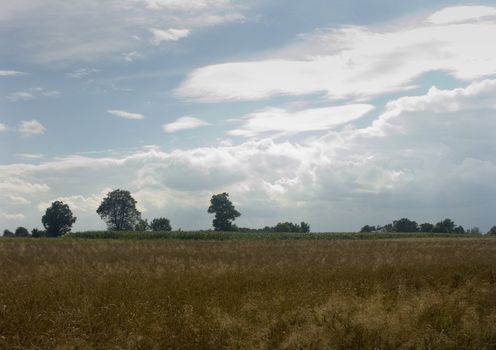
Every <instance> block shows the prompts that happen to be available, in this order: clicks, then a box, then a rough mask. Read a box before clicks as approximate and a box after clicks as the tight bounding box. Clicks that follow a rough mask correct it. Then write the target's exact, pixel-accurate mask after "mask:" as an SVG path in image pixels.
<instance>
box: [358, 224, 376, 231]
mask: <svg viewBox="0 0 496 350" xmlns="http://www.w3.org/2000/svg"><path fill="white" fill-rule="evenodd" d="M375 230H376V227H375V226H370V225H365V226H363V227H362V228H361V229H360V232H374V231H375Z"/></svg>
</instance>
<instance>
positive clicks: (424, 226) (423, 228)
mask: <svg viewBox="0 0 496 350" xmlns="http://www.w3.org/2000/svg"><path fill="white" fill-rule="evenodd" d="M433 229H434V225H433V224H431V223H428V222H424V223H423V224H420V227H419V231H420V232H432V230H433Z"/></svg>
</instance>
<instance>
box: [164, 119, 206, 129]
mask: <svg viewBox="0 0 496 350" xmlns="http://www.w3.org/2000/svg"><path fill="white" fill-rule="evenodd" d="M205 125H210V124H209V123H208V122H206V121H204V120H201V119H198V118H195V117H189V116H185V117H181V118H178V119H176V120H175V121H173V122H172V123H168V124H164V125H162V128H163V129H164V131H165V132H167V133H172V132H176V131H181V130H188V129H196V128H199V127H201V126H205Z"/></svg>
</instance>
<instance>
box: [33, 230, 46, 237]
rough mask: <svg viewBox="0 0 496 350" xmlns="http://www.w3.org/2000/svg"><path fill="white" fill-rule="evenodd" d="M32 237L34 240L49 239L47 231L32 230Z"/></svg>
mask: <svg viewBox="0 0 496 350" xmlns="http://www.w3.org/2000/svg"><path fill="white" fill-rule="evenodd" d="M31 236H33V237H34V238H40V237H47V233H46V231H43V230H38V229H37V228H34V229H32V230H31Z"/></svg>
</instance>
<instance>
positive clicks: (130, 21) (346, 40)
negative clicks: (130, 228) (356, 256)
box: [0, 0, 496, 231]
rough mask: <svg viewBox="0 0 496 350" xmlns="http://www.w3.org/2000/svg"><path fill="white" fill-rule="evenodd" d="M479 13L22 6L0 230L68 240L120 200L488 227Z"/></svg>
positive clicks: (339, 6)
mask: <svg viewBox="0 0 496 350" xmlns="http://www.w3.org/2000/svg"><path fill="white" fill-rule="evenodd" d="M495 35H496V7H494V3H493V2H492V1H479V2H477V3H473V2H466V1H436V2H435V3H434V2H432V1H408V2H400V1H374V2H371V1H347V2H343V1H317V0H312V1H305V2H297V1H291V2H290V1H276V0H266V1H263V0H256V1H250V2H241V1H234V0H105V1H96V0H88V1H85V2H65V1H60V0H45V1H39V0H24V1H22V2H5V4H2V13H1V14H0V52H1V54H0V224H1V225H0V227H2V229H3V228H10V229H14V228H15V227H17V226H19V225H23V226H27V227H29V228H32V227H41V222H40V218H41V215H42V214H43V212H44V210H45V209H46V207H47V206H48V205H49V204H50V203H51V202H52V201H53V200H57V199H58V200H63V201H64V202H66V203H68V204H69V205H70V206H71V208H72V210H73V212H74V214H75V215H76V216H77V217H78V220H77V222H76V225H75V227H74V228H75V229H76V230H87V229H100V228H104V227H105V226H104V223H103V222H102V221H101V220H100V218H99V217H98V216H97V214H96V212H95V210H96V208H97V207H98V204H99V203H100V201H101V199H102V198H103V197H104V196H105V194H106V193H107V192H108V191H110V190H112V189H116V188H124V189H128V190H130V191H131V192H132V194H133V195H134V196H135V198H136V199H137V200H138V202H139V206H140V209H141V210H142V212H143V217H146V218H149V219H152V218H154V217H158V216H165V217H168V218H170V219H171V222H172V225H173V227H175V228H179V227H180V228H182V229H198V228H208V227H210V223H211V217H210V216H209V215H208V214H207V213H206V209H207V207H208V202H209V198H210V196H211V195H212V194H215V193H218V192H223V191H227V192H229V193H230V194H231V198H232V200H233V202H234V203H235V205H236V206H237V208H238V209H239V211H240V212H241V213H242V216H241V218H239V219H238V221H239V222H238V224H239V225H240V226H249V227H262V226H265V225H273V224H275V223H277V222H279V221H301V220H303V221H308V222H309V223H310V224H311V226H312V229H313V230H316V231H353V230H357V229H359V228H360V227H361V226H363V225H365V224H384V223H387V222H390V221H392V220H394V219H398V218H401V217H404V216H407V217H409V218H411V219H414V220H416V221H418V222H424V221H429V222H435V221H439V220H441V219H444V218H445V217H450V218H452V219H454V220H455V221H456V222H457V223H458V224H461V225H464V226H465V227H472V226H479V227H480V228H481V229H482V230H487V229H488V228H489V227H490V226H492V225H494V224H496V221H494V219H493V216H494V212H495V209H496V208H495V206H494V205H493V204H492V201H491V200H492V198H494V195H495V194H496V185H495V184H494V178H495V175H496V164H495V154H496V153H495V151H496V149H495V148H496V141H494V140H495V138H494V136H495V132H494V130H495V128H494V127H495V125H494V124H495V118H494V116H495V109H496V97H495V96H496V94H495V92H496V49H495V48H494V44H493V38H494V37H495Z"/></svg>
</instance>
